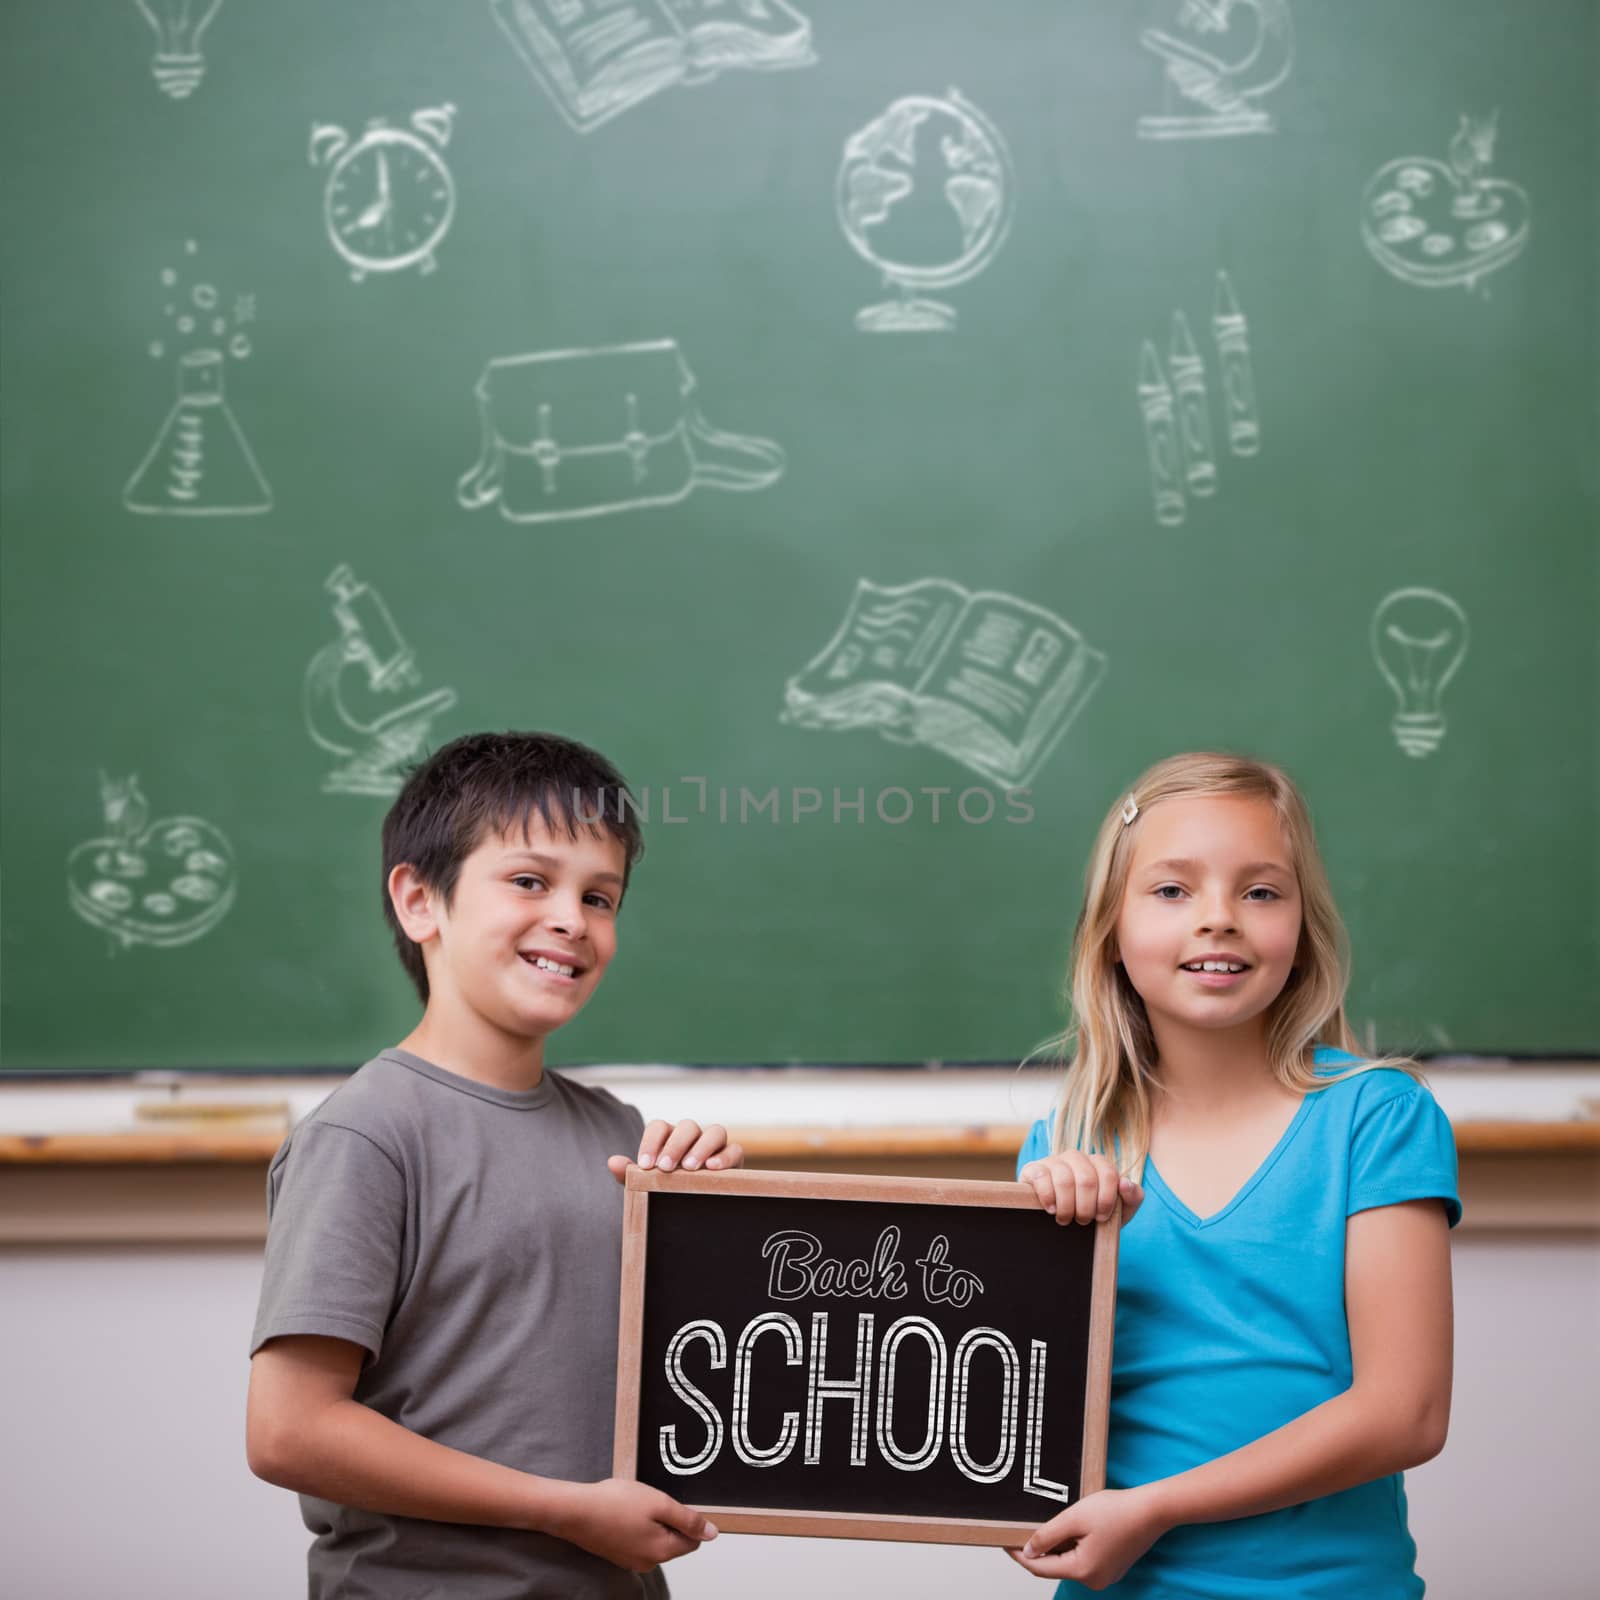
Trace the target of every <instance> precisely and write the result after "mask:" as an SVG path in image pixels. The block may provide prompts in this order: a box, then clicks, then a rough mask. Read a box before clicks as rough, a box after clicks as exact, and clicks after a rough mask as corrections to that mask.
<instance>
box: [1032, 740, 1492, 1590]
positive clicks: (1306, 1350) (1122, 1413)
mask: <svg viewBox="0 0 1600 1600" xmlns="http://www.w3.org/2000/svg"><path fill="white" fill-rule="evenodd" d="M1346 981H1347V962H1346V956H1345V949H1344V931H1343V928H1342V926H1341V924H1340V921H1339V915H1338V912H1337V910H1336V909H1335V907H1334V904H1333V897H1332V894H1331V892H1330V890H1329V887H1328V880H1327V875H1326V873H1325V872H1324V870H1323V867H1322V863H1321V861H1320V860H1319V858H1318V856H1317V849H1316V842H1315V840H1314V838H1313V836H1312V830H1311V820H1310V817H1309V815H1308V814H1307V811H1306V806H1305V802H1304V801H1303V800H1302V799H1301V797H1300V795H1299V793H1298V791H1297V790H1296V789H1295V787H1294V785H1293V783H1291V782H1290V780H1289V778H1288V776H1287V775H1286V774H1285V773H1283V772H1281V771H1280V770H1279V769H1278V768H1276V767H1271V766H1267V765H1265V764H1263V763H1261V762H1255V761H1247V760H1242V759H1238V758H1235V757H1231V756H1222V755H1204V754H1202V755H1182V756H1174V757H1173V758H1172V759H1171V760H1168V761H1163V762H1160V763H1159V764H1158V765H1156V766H1154V767H1152V768H1151V769H1150V771H1148V772H1147V773H1146V774H1145V775H1144V776H1143V777H1142V778H1141V779H1140V780H1139V782H1138V783H1137V784H1136V785H1135V786H1134V789H1133V791H1132V793H1131V794H1130V795H1128V796H1127V797H1126V798H1125V799H1124V800H1121V801H1119V802H1118V803H1117V806H1116V807H1115V809H1113V811H1112V812H1111V815H1110V816H1109V817H1107V819H1106V821H1105V823H1104V825H1103V826H1102V827H1101V829H1100V833H1099V837H1098V838H1097V839H1096V841H1095V847H1094V854H1093V857H1092V858H1091V861H1090V864H1089V872H1088V879H1087V887H1086V893H1085V897H1084V905H1083V911H1082V914H1081V915H1080V917H1079V919H1078V927H1077V934H1076V939H1075V943H1074V949H1073V957H1072V1008H1073V1014H1074V1018H1075V1021H1074V1026H1073V1028H1072V1029H1071V1030H1069V1034H1068V1035H1067V1036H1064V1038H1063V1040H1062V1041H1061V1043H1063V1044H1065V1042H1066V1040H1067V1039H1068V1038H1070V1039H1071V1041H1072V1055H1071V1062H1070V1065H1069V1066H1068V1069H1067V1073H1066V1079H1065V1083H1064V1085H1063V1090H1062V1095H1061V1100H1060V1103H1059V1105H1058V1107H1057V1109H1056V1113H1055V1115H1054V1117H1053V1118H1052V1119H1050V1121H1049V1122H1048V1123H1047V1122H1039V1123H1036V1124H1035V1125H1034V1128H1033V1131H1032V1133H1031V1134H1030V1136H1029V1138H1028V1142H1027V1144H1026V1145H1025V1146H1024V1147H1023V1150H1022V1155H1021V1157H1020V1160H1019V1163H1018V1170H1017V1176H1018V1177H1019V1178H1020V1179H1022V1180H1023V1181H1024V1182H1028V1183H1031V1184H1032V1185H1033V1187H1034V1190H1035V1192H1036V1193H1037V1194H1038V1197H1039V1201H1040V1203H1041V1204H1042V1205H1043V1206H1044V1207H1045V1208H1046V1209H1047V1210H1049V1211H1053V1212H1054V1213H1055V1216H1056V1220H1057V1221H1058V1222H1067V1221H1071V1220H1073V1219H1076V1220H1077V1221H1079V1222H1087V1221H1089V1220H1090V1219H1091V1218H1105V1217H1109V1216H1110V1215H1111V1213H1112V1210H1113V1208H1114V1207H1115V1205H1116V1203H1117V1201H1118V1199H1119V1198H1120V1200H1121V1204H1122V1216H1123V1222H1124V1225H1125V1229H1126V1231H1125V1232H1124V1233H1123V1235H1122V1243H1121V1259H1120V1263H1119V1269H1118V1292H1117V1318H1116V1343H1115V1350H1114V1354H1113V1370H1112V1384H1111V1430H1110V1442H1109V1450H1110V1455H1109V1461H1108V1467H1107V1479H1108V1481H1109V1483H1110V1484H1111V1485H1112V1486H1113V1487H1111V1488H1108V1489H1106V1490H1105V1491H1104V1492H1102V1493H1099V1494H1092V1495H1089V1496H1087V1497H1086V1498H1085V1499H1083V1500H1080V1501H1079V1502H1078V1503H1077V1504H1076V1505H1073V1506H1070V1507H1069V1508H1068V1509H1067V1510H1065V1511H1063V1512H1062V1513H1061V1515H1060V1516H1058V1517H1055V1518H1054V1519H1052V1520H1051V1521H1050V1522H1047V1523H1046V1524H1045V1525H1044V1526H1043V1527H1042V1528H1040V1529H1038V1530H1037V1531H1036V1532H1035V1533H1034V1534H1033V1535H1032V1536H1031V1537H1030V1538H1029V1540H1028V1542H1027V1544H1026V1545H1025V1546H1024V1548H1023V1549H1022V1550H1021V1551H1020V1552H1015V1551H1014V1552H1012V1558H1013V1559H1014V1560H1016V1561H1017V1562H1019V1563H1020V1564H1021V1565H1022V1566H1024V1567H1026V1568H1027V1569H1028V1571H1030V1572H1033V1573H1036V1574H1037V1575H1038V1576H1040V1577H1045V1578H1061V1579H1064V1580H1066V1581H1065V1582H1063V1583H1062V1585H1061V1587H1060V1588H1059V1589H1058V1590H1057V1600H1063V1597H1066V1596H1075V1595H1081V1594H1082V1593H1083V1592H1084V1591H1085V1590H1088V1589H1092V1590H1104V1591H1108V1592H1110V1593H1112V1594H1114V1595H1117V1596H1119V1597H1121V1600H1202V1597H1203V1600H1213V1597H1215V1600H1246V1597H1262V1600H1265V1597H1267V1596H1271V1597H1273V1600H1289V1597H1293V1600H1313V1597H1322V1596H1328V1597H1333V1596H1337V1597H1339V1600H1349V1597H1351V1596H1360V1597H1361V1600H1401V1597H1404V1600H1411V1597H1414V1596H1418V1595H1421V1593H1422V1582H1421V1580H1420V1579H1419V1578H1418V1577H1417V1576H1416V1573H1415V1571H1414V1568H1413V1559H1414V1557H1415V1554H1416V1546H1415V1545H1414V1544H1413V1543H1412V1540H1411V1536H1410V1534H1409V1533H1408V1532H1407V1531H1406V1501H1405V1493H1404V1490H1403V1489H1402V1487H1401V1478H1400V1473H1401V1471H1402V1469H1404V1468H1406V1467H1409V1466H1415V1465H1416V1464H1417V1463H1419V1462H1422V1461H1426V1460H1428V1459H1429V1458H1430V1457H1432V1456H1434V1455H1436V1454H1437V1453H1438V1452H1439V1450H1440V1449H1441V1448H1442V1447H1443V1445H1444V1438H1445V1427H1446V1423H1447V1420H1448V1417H1449V1411H1450V1360H1451V1305H1450V1251H1449V1239H1448V1228H1449V1227H1451V1226H1453V1225H1454V1224H1455V1222H1456V1221H1457V1219H1458V1218H1459V1217H1460V1214H1461V1207H1460V1204H1459V1202H1458V1200H1457V1198H1456V1164H1455V1145H1454V1141H1453V1139H1452V1137H1451V1133H1450V1125H1449V1123H1448V1122H1447V1121H1446V1120H1445V1117H1444V1114H1443V1113H1442V1112H1441V1111H1440V1110H1439V1108H1438V1106H1437V1105H1436V1104H1435V1103H1434V1100H1433V1097H1432V1095H1430V1094H1429V1093H1428V1091H1427V1089H1426V1088H1424V1087H1423V1086H1422V1083H1421V1081H1420V1078H1419V1077H1418V1076H1417V1074H1416V1072H1415V1069H1414V1068H1412V1067H1411V1066H1410V1065H1409V1064H1403V1063H1392V1062H1388V1061H1363V1060H1361V1059H1359V1058H1358V1057H1357V1055H1356V1054H1355V1053H1354V1052H1355V1050H1356V1048H1357V1046H1356V1040H1355V1038H1354V1037H1353V1035H1352V1034H1351V1032H1350V1028H1349V1025H1348V1023H1347V1022H1346V1021H1345V1015H1344V991H1345V984H1346ZM1141 1173H1142V1175H1143V1180H1144V1186H1145V1187H1143V1188H1141V1186H1140V1184H1139V1183H1138V1182H1137V1181H1136V1180H1137V1179H1138V1177H1139V1175H1140V1174H1141ZM1146 1189H1147V1190H1148V1203H1146V1204H1144V1205H1143V1208H1142V1209H1140V1205H1141V1202H1142V1201H1145V1200H1146V1198H1147V1196H1146ZM1136 1211H1137V1213H1138V1214H1137V1218H1135V1212H1136Z"/></svg>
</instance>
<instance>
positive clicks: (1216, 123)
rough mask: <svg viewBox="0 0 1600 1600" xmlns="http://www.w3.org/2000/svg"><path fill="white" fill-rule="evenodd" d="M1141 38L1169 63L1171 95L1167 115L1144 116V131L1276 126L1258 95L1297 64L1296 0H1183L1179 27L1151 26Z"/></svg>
mask: <svg viewBox="0 0 1600 1600" xmlns="http://www.w3.org/2000/svg"><path fill="white" fill-rule="evenodd" d="M1163 9H1164V10H1171V7H1170V6H1164V7H1163ZM1139 43H1140V44H1142V45H1143V46H1144V47H1145V49H1146V50H1148V51H1150V52H1151V54H1152V55H1157V56H1159V57H1160V58H1161V59H1162V60H1163V61H1164V62H1165V63H1166V68H1165V71H1164V73H1163V81H1164V83H1165V85H1166V90H1167V98H1168V106H1167V108H1166V109H1164V110H1163V111H1162V112H1161V113H1160V114H1159V115H1151V116H1145V117H1140V119H1139V129H1138V132H1139V137H1140V138H1141V139H1217V138H1226V137H1229V136H1231V135H1234V134H1241V133H1271V132H1272V131H1273V127H1274V125H1273V121H1272V117H1271V115H1270V114H1269V113H1268V112H1266V111H1264V110H1263V109H1262V108H1261V106H1260V104H1259V103H1258V102H1259V101H1260V100H1262V99H1263V98H1264V97H1265V96H1266V95H1269V94H1270V93H1272V91H1273V90H1274V89H1276V88H1277V87H1278V86H1279V85H1280V84H1281V83H1282V82H1283V80H1284V79H1285V78H1287V77H1288V76H1289V69H1290V67H1292V66H1293V64H1294V29H1293V25H1292V23H1291V20H1290V16H1289V5H1288V0H1178V4H1177V14H1176V17H1175V18H1174V20H1173V28H1172V30H1171V31H1169V30H1168V29H1165V28H1146V29H1144V30H1143V31H1142V32H1141V33H1140V35H1139Z"/></svg>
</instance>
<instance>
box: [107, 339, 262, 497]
mask: <svg viewBox="0 0 1600 1600" xmlns="http://www.w3.org/2000/svg"><path fill="white" fill-rule="evenodd" d="M222 366H223V358H222V352H221V351H220V350H195V351H191V352H190V353H189V354H188V355H186V356H183V357H182V358H181V359H180V360H179V362H178V400H177V404H176V405H174V406H173V408H172V410H171V411H170V412H168V414H167V419H166V421H165V422H163V423H162V424H161V431H160V432H159V433H158V434H157V435H156V442H155V443H154V444H153V445H151V447H150V451H149V454H147V455H146V456H145V458H144V460H143V461H141V462H140V463H139V467H138V470H137V471H136V472H135V473H134V475H133V476H132V478H130V479H129V480H128V486H127V488H126V489H124V490H123V491H122V503H123V505H125V506H126V507H127V508H128V510H130V511H137V512H140V513H141V514H144V515H154V516H175V517H230V516H233V517H237V516H247V515H249V514H250V513H252V512H257V511H270V510H271V509H272V490H271V489H270V488H269V487H268V486H267V480H266V479H265V478H263V477H262V476H261V469H260V467H258V466H257V465H256V458H255V456H254V454H252V452H251V449H250V445H249V441H248V440H246V438H245V436H244V432H243V430H242V429H241V428H240V426H239V424H238V423H237V422H236V421H235V420H234V415H233V412H232V410H231V409H230V408H229V406H228V402H227V400H226V398H225V397H224V395H223V391H222Z"/></svg>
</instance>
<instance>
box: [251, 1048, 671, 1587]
mask: <svg viewBox="0 0 1600 1600" xmlns="http://www.w3.org/2000/svg"><path fill="white" fill-rule="evenodd" d="M643 1129H644V1122H643V1119H642V1118H641V1117H640V1115H639V1113H638V1112H637V1111H635V1110H634V1109H633V1108H632V1107H631V1106H626V1105H623V1104H622V1103H621V1101H619V1100H617V1099H615V1098H614V1097H613V1096H612V1095H610V1094H607V1093H606V1092H605V1090H603V1089H591V1088H585V1087H582V1086H580V1085H578V1084H575V1083H573V1082H571V1081H570V1080H569V1079H566V1078H563V1077H561V1076H560V1075H559V1074H556V1073H551V1072H546V1073H545V1075H544V1078H543V1080H542V1081H541V1082H540V1084H539V1086H538V1087H537V1088H536V1089H531V1090H507V1089H495V1088H491V1087H489V1086H487V1085H485V1084H480V1083H476V1082H473V1081H472V1080H471V1079H467V1078H462V1077H459V1076H457V1075H456V1074H455V1073H451V1072H446V1071H444V1070H443V1069H442V1068H440V1067H436V1066H434V1065H433V1064H432V1063H431V1062H427V1061H424V1060H422V1059H421V1058H420V1057H418V1056H414V1055H412V1054H410V1052H408V1051H405V1050H386V1051H385V1052H384V1053H383V1054H382V1055H380V1056H378V1057H377V1058H376V1059H375V1060H373V1061H369V1062H368V1063H367V1064H366V1065H365V1066H364V1067H362V1068H361V1070H360V1071H359V1072H357V1073H356V1074H355V1075H354V1076H353V1077H352V1078H351V1079H350V1080H349V1082H347V1083H345V1084H344V1085H342V1086H341V1087H340V1088H339V1089H337V1090H336V1091H335V1092H334V1093H333V1094H332V1095H330V1096H329V1097H328V1099H327V1100H326V1101H324V1102H323V1104H322V1105H321V1106H320V1107H319V1108H318V1109H317V1110H316V1111H315V1112H314V1113H312V1115H311V1116H309V1117H308V1118H307V1119H306V1120H305V1121H304V1122H302V1123H301V1124H300V1125H299V1126H298V1127H296V1128H295V1130H294V1132H293V1133H292V1134H291V1135H290V1136H289V1138H288V1139H287V1140H286V1141H285V1143H284V1145H283V1147H282V1148H281V1149H280V1150H279V1151H278V1153H277V1155H276V1156H275V1157H274V1158H273V1162H272V1166H271V1169H270V1170H269V1172H268V1175H267V1205H268V1212H269V1215H270V1218H271V1224H270V1227H269V1229H268V1233H267V1254H266V1270H265V1275H264V1278H263V1282H262V1287H261V1304H260V1308H259V1310H258V1311H257V1313H256V1324H255V1331H254V1333H253V1334H252V1336H251V1345H250V1350H251V1354H252V1355H253V1354H254V1353H255V1352H256V1351H257V1350H259V1349H260V1348H261V1346H262V1345H263V1344H265V1343H266V1341H267V1340H269V1339H272V1338H276V1337H278V1336H280V1335H284V1334H307V1333H309V1334H326V1335H329V1336H331V1337H333V1338H336V1339H348V1340H350V1341H351V1342H353V1343H355V1344H359V1345H361V1346H362V1347H363V1348H364V1349H365V1350H366V1351H367V1352H368V1354H367V1359H366V1360H365V1361H364V1362H363V1364H362V1368H361V1375H360V1378H359V1379H358V1380H357V1384H356V1390H355V1398H356V1399H357V1400H359V1401H360V1402H361V1403H362V1404H363V1405H367V1406H370V1407H372V1409H373V1410H374V1411H377V1412H380V1413H381V1414H382V1415H383V1416H386V1417H389V1418H390V1419H391V1420H393V1421H395V1422H398V1423H400V1424H402V1425H403V1426H404V1427H407V1428H409V1429H411V1430H412V1431H413V1432H415V1433H420V1434H422V1435H423V1436H424V1437H426V1438H429V1439H433V1440H436V1441H437V1442H438V1443H440V1444H446V1445H450V1446H452V1447H454V1448H455V1449H457V1450H465V1451H467V1452H469V1453H470V1454H472V1455H475V1456H483V1457H485V1458H487V1459H488V1460H490V1461H497V1462H500V1463H502V1464H503V1465H505V1466H509V1467H516V1468H519V1469H520V1470H522V1471H524V1472H532V1473H537V1474H539V1475H540V1476H541V1477H551V1478H566V1479H569V1480H573V1481H578V1482H593V1481H597V1480H599V1479H601V1478H607V1477H609V1476H610V1475H611V1444H612V1430H613V1423H614V1408H615V1404H616V1371H617V1311H618V1280H619V1277H620V1268H621V1255H622V1190H621V1189H620V1188H619V1187H618V1185H617V1183H616V1180H615V1179H613V1178H612V1176H611V1175H610V1173H609V1172H607V1170H606V1157H607V1156H611V1155H632V1154H633V1153H634V1152H635V1151H636V1150H637V1149H638V1148H639V1139H640V1136H641V1134H642V1133H643ZM300 1507H301V1514H302V1515H303V1517H304V1519H305V1523H306V1526H307V1527H308V1528H309V1529H310V1530H311V1531H312V1533H314V1534H315V1535H316V1539H315V1541H314V1543H313V1545H312V1547H311V1553H310V1561H309V1567H310V1596H311V1600H323V1597H327V1600H332V1597H333V1596H336V1595H337V1596H339V1597H341V1600H354V1597H356V1596H361V1597H363V1600H365V1597H368V1596H370V1597H374V1600H399V1597H405V1600H411V1597H419V1600H420V1597H422V1596H433V1595H441V1596H445V1595H447V1596H450V1597H451V1600H457V1597H459V1600H532V1597H534V1596H545V1595H551V1596H554V1595H560V1596H563V1597H569V1600H570V1597H580V1596H581V1597H588V1596H594V1597H597V1600H598V1597H606V1600H611V1597H619V1600H620V1597H627V1600H640V1597H646V1596H648V1597H652V1600H654V1597H659V1596H664V1595H665V1594H666V1592H667V1591H666V1584H665V1582H664V1580H663V1579H662V1576H661V1573H660V1571H659V1570H658V1571H656V1572H653V1573H650V1574H647V1575H645V1576H643V1577H641V1576H637V1575H635V1574H633V1573H630V1572H626V1571H624V1570H623V1569H622V1568H620V1567H617V1566H613V1565H612V1564H611V1563H610V1562H607V1561H602V1560H601V1559H600V1558H599V1557H597V1556H594V1555H591V1554H590V1553H589V1552H588V1551H586V1550H582V1549H580V1548H579V1547H578V1546H576V1545H573V1544H569V1543H567V1542H566V1541H565V1540H562V1539H556V1538H553V1537H550V1536H549V1535H546V1534H538V1533H524V1532H521V1531H519V1530H516V1529H510V1528H488V1527H479V1526H468V1525H465V1524H461V1523H451V1522H430V1521H426V1520H423V1519H421V1518H414V1517H399V1516H389V1515H385V1514H383V1513H380V1512H373V1511H361V1510H356V1509H353V1508H351V1507H349V1506H342V1505H336V1504H334V1503H332V1502H330V1501H327V1500H319V1499H316V1498H314V1497H312V1496H310V1495H302V1496H301V1497H300Z"/></svg>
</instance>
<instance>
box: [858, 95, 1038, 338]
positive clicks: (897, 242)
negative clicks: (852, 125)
mask: <svg viewBox="0 0 1600 1600" xmlns="http://www.w3.org/2000/svg"><path fill="white" fill-rule="evenodd" d="M1013 192H1014V184H1013V182H1012V176H1011V156H1010V152H1009V151H1008V150H1007V149H1006V143H1005V140H1004V139H1003V138H1001V136H1000V133H999V130H998V129H997V128H996V127H995V126H994V124H993V123H992V122H990V120H989V119H988V118H987V117H986V116H985V115H984V114H983V113H982V112H981V111H980V110H978V108H977V107H976V106H975V105H973V104H972V102H971V101H969V100H967V99H966V98H965V97H964V96H963V95H962V94H961V93H960V91H959V90H956V89H951V90H950V91H949V92H948V93H947V94H944V95H907V96H906V97H905V98H904V99H902V100H896V101H895V102H894V104H893V105H891V106H890V107H889V109H888V110H887V111H885V112H884V113H883V115H882V116H881V117H878V118H876V119H875V120H874V121H872V122H869V123H868V124H867V125H866V127H864V128H862V129H861V130H860V131H859V132H856V133H853V134H851V135H850V137H849V139H847V140H846V141H845V147H844V159H843V160H842V161H841V162H840V164H839V177H838V183H837V186H836V190H835V195H834V199H835V204H836V205H837V207H838V212H839V226H840V227H841V228H843V229H844V236H845V238H847V239H848V240H849V241H850V243H851V245H852V247H853V248H854V249H855V251H856V253H857V254H858V255H860V256H861V257H862V258H863V259H864V260H866V261H869V262H871V263H872V265H873V266H875V267H876V268H877V269H878V270H879V271H880V272H881V273H882V274H883V279H884V282H885V283H886V284H887V285H889V286H890V287H892V288H894V289H896V290H897V291H898V297H897V298H895V299H892V300H888V301H885V302H884V303H883V304H882V305H876V306H867V307H866V308H864V309H863V310H861V311H859V312H857V313H856V326H857V327H858V328H862V329H864V330H865V331H867V332H870V333H886V332H907V331H913V330H919V331H920V330H933V329H945V328H951V327H954V326H955V321H956V313H955V311H954V310H953V309H952V308H951V307H950V306H947V305H944V304H941V303H940V302H939V301H937V300H929V299H925V298H921V297H920V295H919V293H918V291H921V290H927V289H949V288H952V287H953V286H954V285H956V284H958V283H964V282H965V281H966V280H967V279H968V278H970V277H972V276H973V275H974V274H976V273H979V272H981V271H982V270H983V269H984V268H985V267H986V266H988V264H989V263H990V262H991V261H992V260H993V259H994V257H995V254H996V253H997V252H998V250H999V249H1000V246H1001V245H1002V244H1004V243H1005V238H1006V234H1007V233H1008V232H1009V231H1010V228H1011V213H1012V205H1013Z"/></svg>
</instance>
